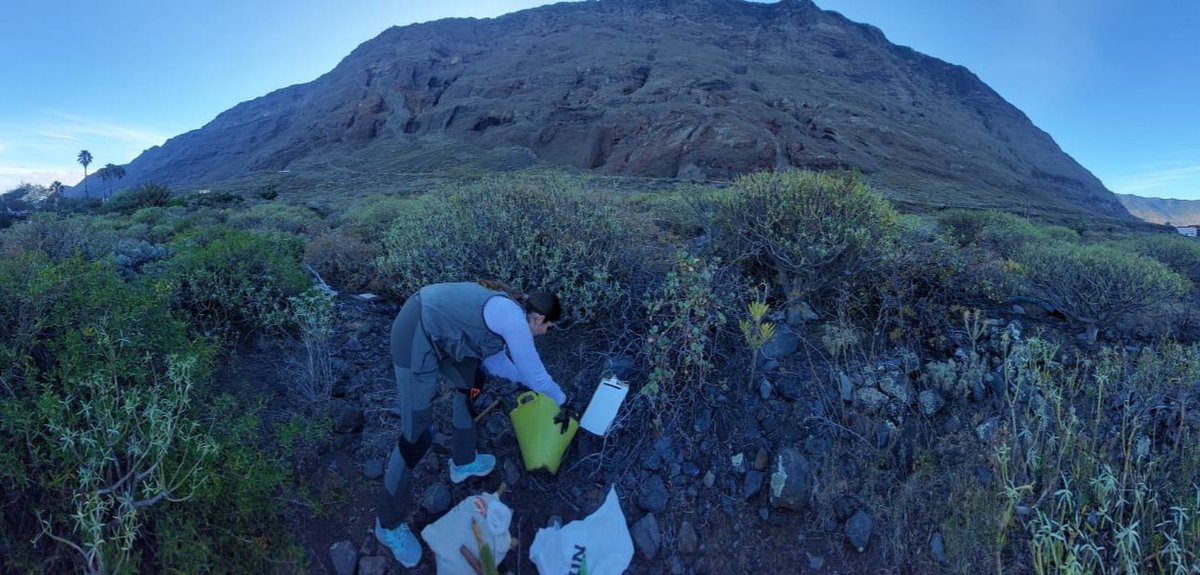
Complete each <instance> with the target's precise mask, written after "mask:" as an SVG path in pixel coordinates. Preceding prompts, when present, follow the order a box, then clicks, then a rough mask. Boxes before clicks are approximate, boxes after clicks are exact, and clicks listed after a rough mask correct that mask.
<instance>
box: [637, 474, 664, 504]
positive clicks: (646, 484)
mask: <svg viewBox="0 0 1200 575" xmlns="http://www.w3.org/2000/svg"><path fill="white" fill-rule="evenodd" d="M669 498H670V496H669V495H668V494H667V486H666V485H665V484H663V480H662V477H660V476H659V475H658V474H653V475H650V477H649V478H648V479H646V480H645V481H643V482H642V493H641V495H640V496H639V497H638V507H641V508H642V509H643V510H645V511H649V512H651V513H662V512H663V511H666V510H667V500H668V499H669Z"/></svg>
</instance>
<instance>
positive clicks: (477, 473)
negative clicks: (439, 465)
mask: <svg viewBox="0 0 1200 575" xmlns="http://www.w3.org/2000/svg"><path fill="white" fill-rule="evenodd" d="M495 468H496V457H495V456H494V455H488V454H486V453H476V454H475V461H472V462H470V463H468V464H466V465H455V464H454V459H453V458H451V459H450V481H453V482H455V483H462V482H463V481H466V479H467V478H468V477H483V476H484V475H487V474H489V473H491V472H492V470H493V469H495Z"/></svg>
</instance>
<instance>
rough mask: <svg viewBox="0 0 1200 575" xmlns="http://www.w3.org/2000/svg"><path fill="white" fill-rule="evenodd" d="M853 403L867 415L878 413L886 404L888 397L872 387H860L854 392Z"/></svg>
mask: <svg viewBox="0 0 1200 575" xmlns="http://www.w3.org/2000/svg"><path fill="white" fill-rule="evenodd" d="M854 402H855V403H856V404H858V406H859V407H860V408H861V409H862V410H863V411H865V412H866V413H868V414H875V413H878V412H879V410H880V409H883V407H884V406H885V405H887V402H888V396H886V395H884V394H883V392H881V391H879V390H878V389H875V388H874V387H860V388H858V389H856V390H854Z"/></svg>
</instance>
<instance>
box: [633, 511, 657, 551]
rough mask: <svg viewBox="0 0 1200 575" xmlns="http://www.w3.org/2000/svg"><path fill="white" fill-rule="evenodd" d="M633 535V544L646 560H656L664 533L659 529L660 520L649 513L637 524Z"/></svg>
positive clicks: (634, 526)
mask: <svg viewBox="0 0 1200 575" xmlns="http://www.w3.org/2000/svg"><path fill="white" fill-rule="evenodd" d="M631 535H633V542H634V543H635V544H636V545H637V548H638V550H639V551H641V552H642V556H644V557H645V558H646V559H654V557H655V556H656V555H658V549H659V546H660V545H662V532H661V531H660V530H659V528H658V519H656V518H655V517H654V514H653V513H647V514H646V516H645V517H642V518H641V520H639V521H638V522H637V523H635V524H634V525H633V530H632V533H631Z"/></svg>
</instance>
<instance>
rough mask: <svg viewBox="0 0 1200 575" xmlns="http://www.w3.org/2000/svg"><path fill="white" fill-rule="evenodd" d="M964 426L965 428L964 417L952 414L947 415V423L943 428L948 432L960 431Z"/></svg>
mask: <svg viewBox="0 0 1200 575" xmlns="http://www.w3.org/2000/svg"><path fill="white" fill-rule="evenodd" d="M962 428H963V423H962V419H961V418H960V417H958V415H951V416H950V417H947V418H946V424H945V425H944V426H943V429H944V430H945V431H946V433H948V434H954V433H958V432H959V431H961V430H962Z"/></svg>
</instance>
